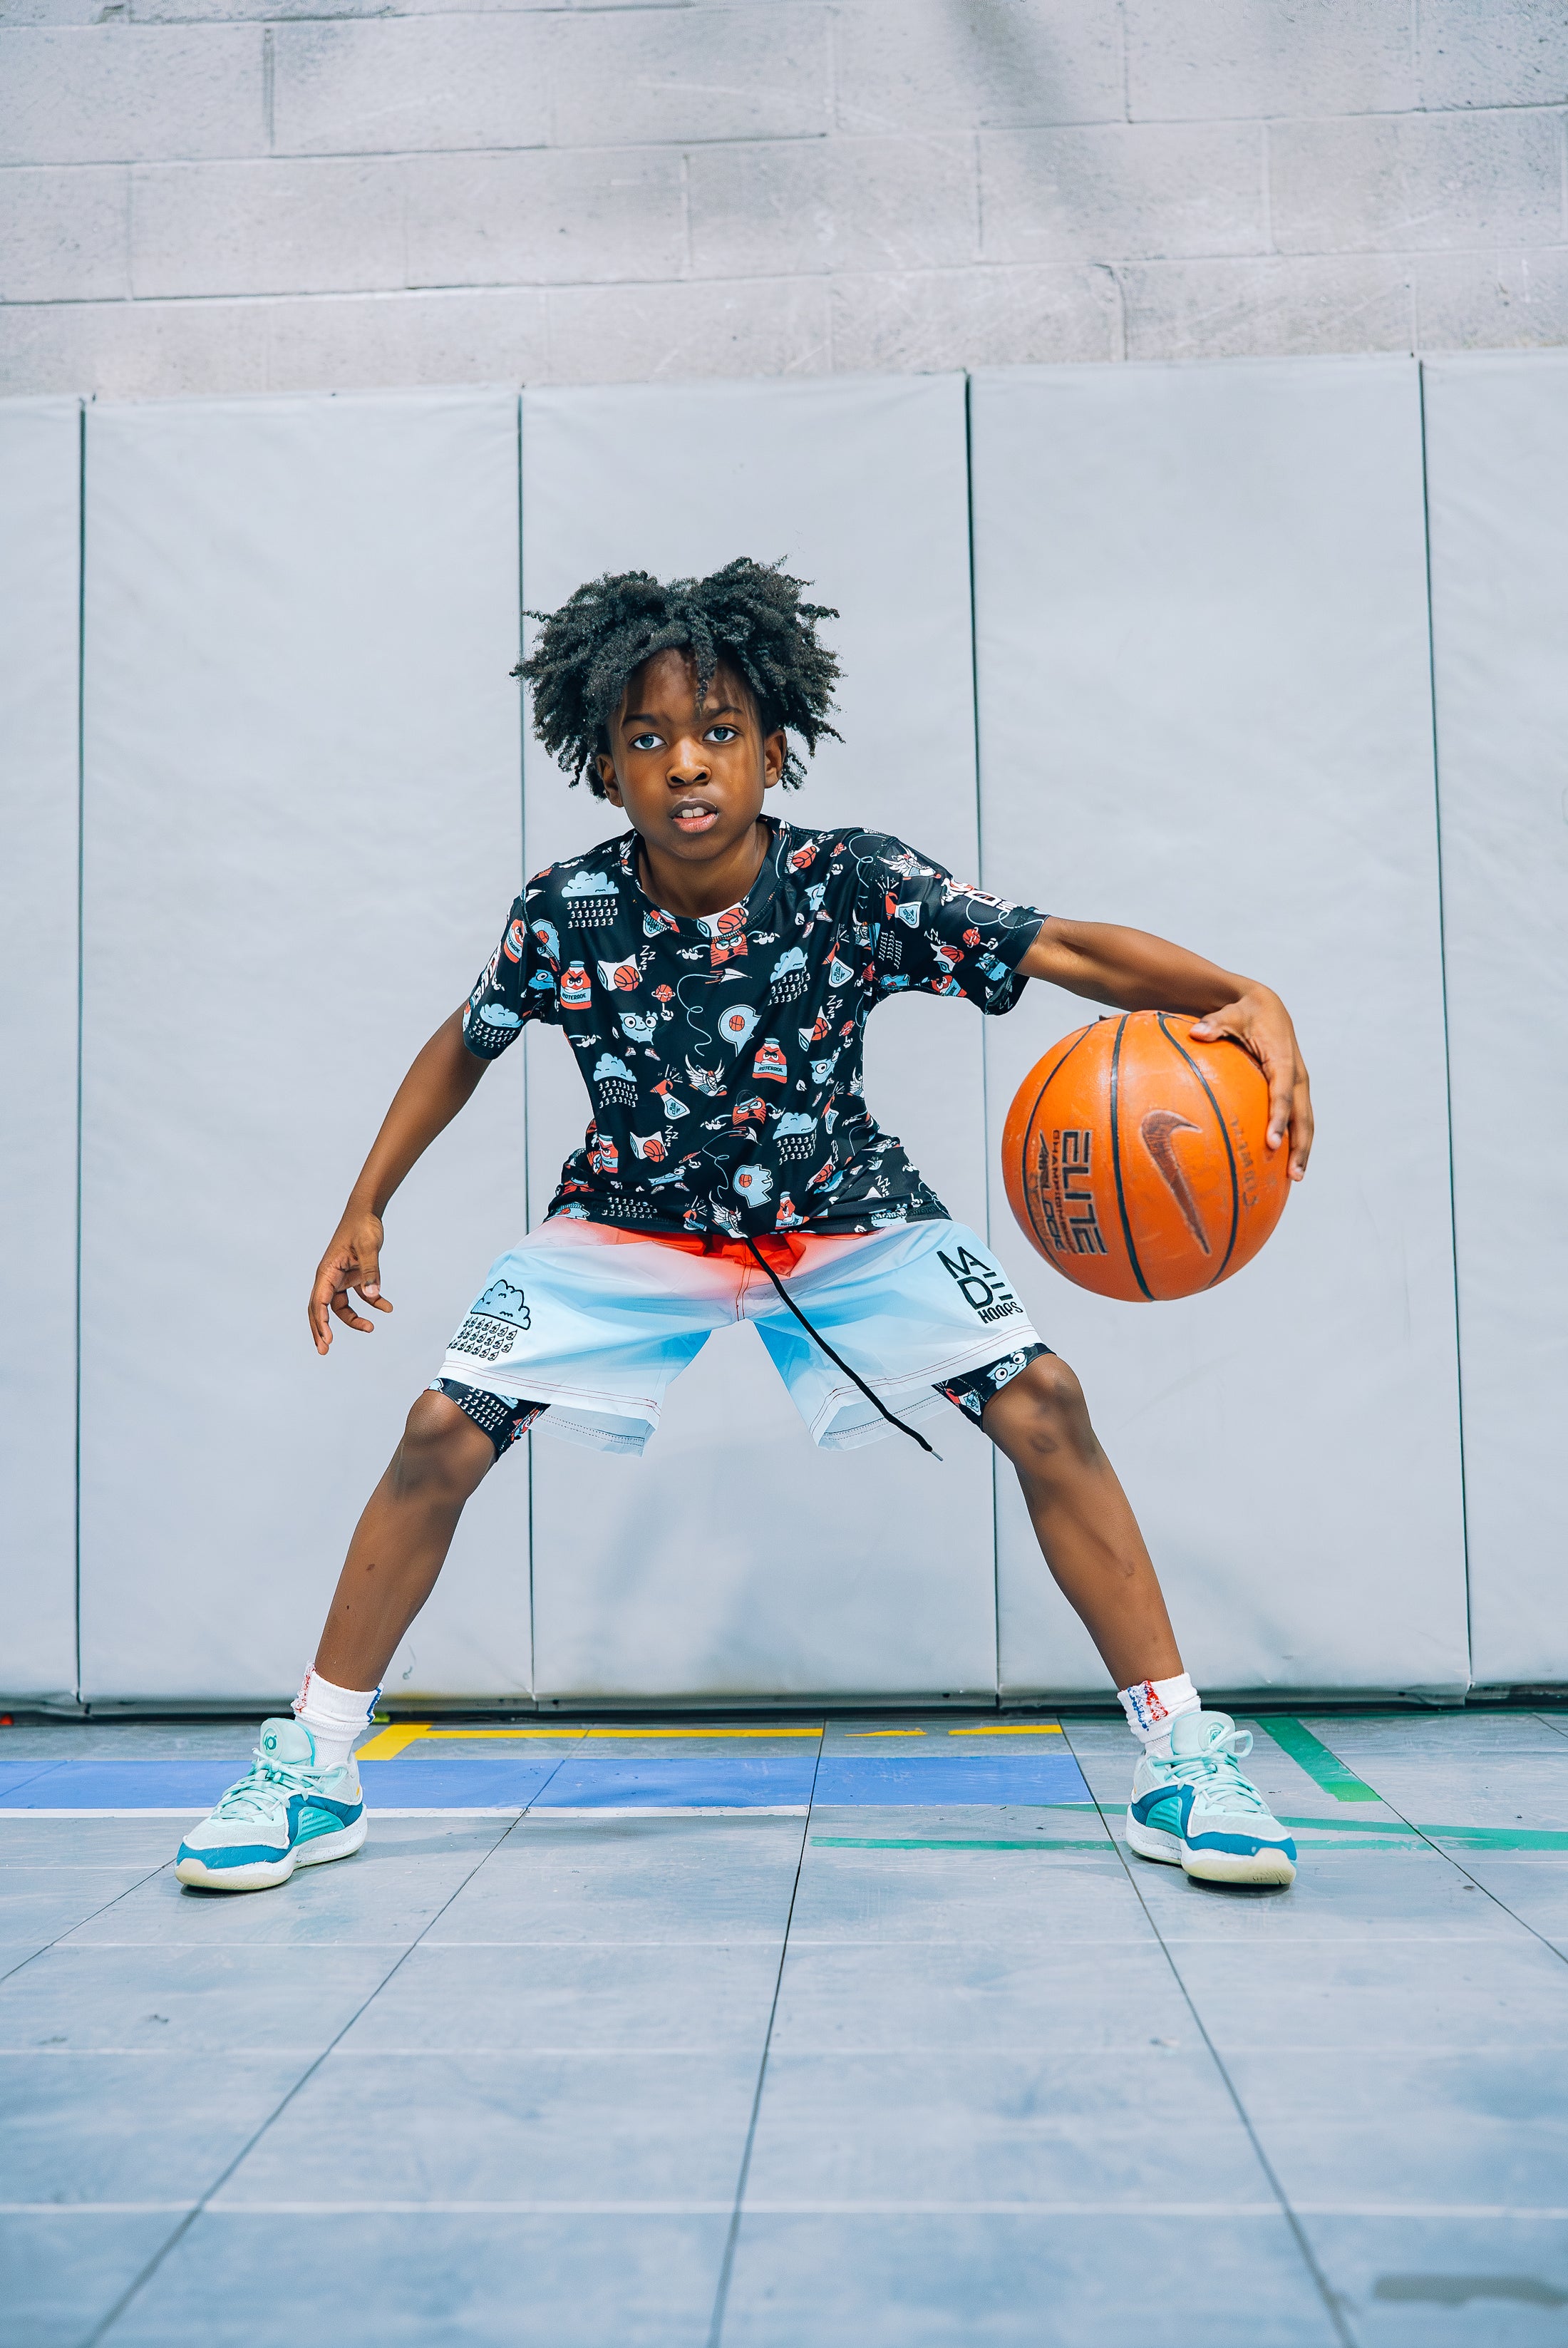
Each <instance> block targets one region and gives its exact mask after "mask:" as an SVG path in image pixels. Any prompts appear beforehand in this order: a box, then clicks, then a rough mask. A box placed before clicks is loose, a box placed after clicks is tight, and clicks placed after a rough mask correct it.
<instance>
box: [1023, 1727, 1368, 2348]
mask: <svg viewBox="0 0 1568 2348" xmlns="http://www.w3.org/2000/svg"><path fill="white" fill-rule="evenodd" d="M1066 1734H1067V1736H1068V1750H1069V1751H1073V1746H1072V1742H1071V1732H1070V1730H1068V1731H1066ZM1074 1757H1075V1759H1076V1757H1077V1756H1076V1753H1075V1754H1074ZM1096 1801H1097V1804H1098V1802H1099V1797H1098V1796H1096ZM1117 1807H1118V1811H1119V1812H1121V1811H1122V1809H1123V1807H1124V1806H1123V1805H1122V1804H1121V1803H1120V1802H1118V1805H1117ZM1101 1818H1102V1819H1103V1818H1105V1813H1104V1810H1103V1808H1102V1809H1101ZM1105 1824H1106V1828H1107V1832H1108V1833H1109V1828H1110V1822H1109V1819H1105ZM1116 1850H1117V1856H1118V1858H1119V1861H1120V1863H1121V1865H1122V1867H1123V1869H1125V1870H1126V1874H1127V1879H1128V1882H1129V1884H1130V1886H1131V1889H1132V1892H1133V1896H1134V1898H1135V1899H1136V1900H1138V1902H1139V1905H1140V1908H1141V1909H1142V1910H1143V1912H1144V1914H1145V1915H1146V1916H1147V1918H1148V1920H1149V1922H1150V1926H1151V1927H1152V1929H1153V1931H1154V1934H1155V1937H1156V1939H1157V1940H1158V1941H1159V1942H1160V1946H1161V1949H1163V1950H1164V1951H1165V1959H1166V1962H1167V1963H1168V1964H1169V1965H1170V1968H1171V1978H1172V1980H1173V1981H1174V1982H1176V1984H1177V1986H1178V1988H1179V1989H1180V1991H1181V1995H1182V1997H1183V1998H1184V1999H1185V2001H1186V2003H1187V2009H1188V2011H1189V2013H1191V2016H1192V2020H1193V2022H1194V2024H1196V2026H1197V2029H1198V2031H1199V2034H1200V2035H1201V2036H1202V2040H1203V2043H1204V2045H1205V2046H1206V2047H1207V2048H1208V2050H1209V2055H1210V2059H1211V2061H1212V2064H1213V2066H1214V2069H1215V2071H1216V2072H1217V2073H1218V2075H1219V2077H1220V2080H1221V2082H1222V2085H1223V2087H1224V2090H1225V2093H1226V2095H1227V2096H1228V2097H1229V2098H1230V2101H1231V2104H1232V2106H1233V2109H1234V2111H1235V2114H1236V2116H1237V2118H1238V2119H1239V2120H1240V2122H1241V2124H1242V2127H1243V2130H1244V2131H1245V2133H1246V2137H1247V2140H1248V2142H1249V2143H1250V2145H1251V2146H1252V2149H1253V2158H1254V2160H1255V2161H1256V2162H1257V2165H1258V2168H1259V2169H1260V2170H1261V2172H1262V2174H1263V2177H1264V2180H1265V2182H1266V2183H1267V2185H1268V2188H1269V2189H1270V2191H1271V2192H1272V2193H1273V2194H1274V2198H1275V2199H1276V2201H1277V2203H1278V2205H1279V2209H1280V2212H1281V2214H1282V2216H1283V2217H1284V2220H1285V2222H1286V2224H1287V2225H1288V2227H1289V2229H1290V2232H1291V2236H1292V2238H1293V2240H1294V2241H1295V2247H1296V2252H1297V2255H1298V2257H1299V2258H1300V2260H1301V2262H1302V2265H1303V2266H1304V2268H1305V2271H1306V2274H1307V2277H1308V2279H1309V2281H1311V2282H1312V2284H1313V2286H1314V2288H1315V2291H1316V2293H1317V2296H1318V2300H1319V2302H1320V2303H1321V2305H1322V2307H1323V2309H1324V2312H1325V2313H1326V2316H1327V2318H1328V2321H1329V2324H1330V2326H1331V2328H1332V2330H1333V2332H1334V2333H1335V2336H1336V2339H1337V2340H1338V2341H1339V2342H1340V2343H1341V2348H1357V2342H1356V2338H1355V2335H1354V2333H1352V2332H1351V2330H1350V2327H1349V2325H1348V2323H1347V2322H1346V2318H1345V2314H1344V2312H1343V2310H1342V2308H1341V2306H1340V2302H1339V2299H1338V2296H1337V2294H1336V2292H1335V2291H1332V2290H1331V2289H1330V2287H1329V2283H1328V2278H1327V2276H1326V2274H1325V2273H1324V2271H1323V2270H1322V2268H1321V2266H1320V2265H1319V2263H1318V2260H1317V2254H1316V2252H1315V2250H1314V2249H1313V2247H1312V2244H1311V2242H1310V2241H1309V2240H1308V2239H1307V2235H1306V2230H1305V2228H1304V2226H1303V2225H1302V2223H1301V2220H1300V2219H1299V2218H1298V2217H1297V2216H1296V2214H1295V2210H1294V2209H1292V2208H1291V2205H1290V2201H1289V2199H1288V2198H1287V2196H1286V2194H1285V2191H1284V2185H1283V2183H1282V2181H1281V2179H1280V2178H1279V2177H1278V2175H1277V2174H1276V2172H1275V2169H1274V2163H1273V2162H1272V2161H1271V2160H1270V2159H1269V2157H1268V2155H1267V2153H1266V2152H1265V2151H1264V2146H1263V2141H1262V2138H1261V2137H1260V2136H1259V2134H1258V2131H1257V2129H1256V2128H1255V2127H1254V2126H1253V2118H1252V2115H1251V2113H1250V2112H1249V2111H1248V2110H1247V2108H1246V2106H1245V2105H1244V2104H1243V2101H1242V2097H1241V2095H1240V2093H1239V2092H1238V2090H1237V2087H1236V2084H1235V2082H1234V2080H1233V2078H1232V2076H1231V2074H1230V2070H1229V2068H1228V2066H1227V2065H1226V2064H1225V2062H1224V2059H1223V2057H1222V2055H1220V2053H1219V2050H1218V2049H1217V2048H1216V2047H1215V2045H1214V2044H1213V2042H1212V2039H1211V2038H1210V2036H1209V2034H1208V2031H1207V2029H1206V2028H1205V2027H1204V2024H1203V2017H1202V2014H1201V2013H1199V2011H1198V2006H1197V2002H1196V2000H1195V1998H1194V1997H1193V1995H1192V1993H1191V1990H1190V1989H1189V1988H1188V1986H1187V1983H1186V1982H1185V1981H1184V1980H1183V1979H1182V1976H1181V1969H1180V1967H1179V1966H1178V1965H1177V1962H1176V1960H1175V1958H1174V1956H1173V1955H1172V1954H1171V1951H1170V1949H1169V1948H1168V1947H1167V1946H1166V1942H1165V1936H1164V1934H1163V1933H1162V1932H1161V1929H1160V1923H1159V1920H1158V1918H1157V1917H1156V1916H1155V1914H1154V1911H1153V1910H1152V1909H1151V1908H1150V1905H1149V1902H1148V1900H1146V1899H1145V1897H1144V1894H1143V1890H1142V1889H1141V1887H1140V1883H1139V1881H1138V1878H1137V1876H1136V1875H1135V1874H1134V1873H1133V1870H1132V1865H1131V1860H1130V1857H1129V1854H1128V1851H1127V1849H1126V1848H1125V1846H1124V1845H1123V1844H1120V1843H1118V1844H1117V1845H1116ZM1142 1864H1143V1865H1144V1866H1147V1865H1148V1864H1149V1862H1148V1861H1147V1860H1145V1861H1143V1862H1142Z"/></svg>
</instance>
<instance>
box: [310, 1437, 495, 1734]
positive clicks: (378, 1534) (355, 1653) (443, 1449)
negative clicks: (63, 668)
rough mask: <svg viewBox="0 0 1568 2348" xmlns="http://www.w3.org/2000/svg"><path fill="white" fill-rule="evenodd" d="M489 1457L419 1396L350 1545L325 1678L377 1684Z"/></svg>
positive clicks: (491, 1449)
mask: <svg viewBox="0 0 1568 2348" xmlns="http://www.w3.org/2000/svg"><path fill="white" fill-rule="evenodd" d="M495 1457H496V1451H495V1446H494V1444H493V1442H492V1441H491V1439H490V1437H489V1436H488V1435H486V1434H485V1433H484V1432H483V1430H482V1429H481V1428H480V1427H478V1426H475V1424H474V1422H473V1420H472V1419H471V1418H469V1416H467V1414H466V1413H465V1412H464V1411H462V1410H461V1409H460V1408H459V1406H458V1405H457V1404H456V1403H455V1402H453V1401H452V1400H451V1399H450V1397H449V1395H444V1394H433V1393H431V1394H422V1395H420V1396H419V1399H418V1402H417V1403H416V1404H415V1405H414V1407H413V1409H412V1410H411V1411H410V1412H409V1413H408V1418H407V1425H406V1426H405V1427H404V1429H403V1439H402V1441H401V1442H400V1443H399V1444H398V1446H397V1450H396V1451H395V1452H394V1453H393V1454H392V1457H391V1460H390V1462H389V1463H388V1465H387V1472H386V1474H385V1475H384V1476H383V1477H382V1478H381V1481H380V1482H379V1483H378V1484H377V1487H376V1489H375V1490H374V1492H372V1494H371V1495H370V1498H369V1499H368V1500H367V1501H366V1504H365V1512H364V1514H363V1515H362V1516H361V1518H360V1519H359V1522H358V1523H357V1524H356V1527H355V1529H354V1538H353V1540H351V1541H350V1542H349V1544H348V1555H347V1557H346V1559H345V1560H344V1564H343V1571H342V1572H341V1573H340V1574H339V1575H338V1577H337V1588H336V1590H335V1592H334V1594H333V1601H332V1604H331V1606H330V1608H329V1609H328V1610H327V1617H326V1624H325V1629H324V1630H323V1632H322V1634H321V1643H320V1645H319V1646H318V1647H317V1649H316V1652H315V1669H316V1671H317V1672H318V1673H320V1674H321V1676H322V1678H323V1679H324V1680H327V1681H330V1682H332V1683H334V1684H335V1685H336V1686H338V1687H340V1688H377V1687H378V1686H379V1685H380V1683H381V1674H382V1673H383V1672H384V1671H385V1670H386V1668H387V1664H388V1663H390V1662H391V1660H392V1658H393V1656H394V1655H395V1654H396V1653H397V1648H398V1646H399V1644H400V1643H401V1641H402V1638H403V1635H404V1633H405V1632H406V1631H407V1628H408V1625H409V1623H410V1622H413V1620H414V1618H415V1616H416V1615H417V1614H418V1612H419V1610H420V1608H421V1607H422V1606H423V1605H424V1603H425V1601H426V1600H427V1598H428V1596H429V1594H430V1592H431V1591H432V1590H433V1589H434V1588H435V1586H436V1580H437V1577H438V1574H439V1572H440V1570H441V1568H442V1566H443V1565H444V1564H445V1563H446V1561H447V1551H448V1550H449V1549H450V1547H451V1545H452V1535H453V1534H454V1533H455V1532H456V1531H457V1529H458V1519H459V1517H460V1516H461V1515H462V1512H463V1509H464V1507H465V1505H466V1503H467V1502H468V1500H469V1498H471V1496H472V1495H473V1494H474V1493H475V1492H476V1491H478V1489H479V1488H480V1484H481V1483H483V1481H484V1479H485V1477H486V1476H487V1475H488V1474H489V1472H490V1468H491V1467H492V1466H493V1465H494V1463H495Z"/></svg>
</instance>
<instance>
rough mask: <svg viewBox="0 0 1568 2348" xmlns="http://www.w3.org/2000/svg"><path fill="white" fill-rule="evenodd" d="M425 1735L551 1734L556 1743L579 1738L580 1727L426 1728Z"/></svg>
mask: <svg viewBox="0 0 1568 2348" xmlns="http://www.w3.org/2000/svg"><path fill="white" fill-rule="evenodd" d="M425 1734H426V1735H427V1736H445V1737H449V1738H452V1739H454V1740H456V1741H458V1742H466V1740H467V1739H468V1738H469V1737H470V1736H553V1737H554V1739H555V1741H556V1743H557V1744H558V1745H564V1744H566V1743H567V1742H568V1741H569V1740H571V1739H578V1740H580V1739H581V1737H582V1735H583V1731H582V1730H581V1729H580V1728H428V1729H427V1730H426V1731H425Z"/></svg>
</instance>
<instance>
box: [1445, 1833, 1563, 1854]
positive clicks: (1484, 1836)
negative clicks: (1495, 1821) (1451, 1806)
mask: <svg viewBox="0 0 1568 2348" xmlns="http://www.w3.org/2000/svg"><path fill="white" fill-rule="evenodd" d="M1418 1832H1420V1833H1421V1834H1424V1835H1429V1836H1430V1837H1431V1838H1432V1840H1433V1841H1434V1842H1453V1843H1458V1844H1459V1846H1460V1849H1463V1850H1561V1851H1564V1852H1568V1833H1564V1832H1563V1828H1561V1827H1421V1828H1419V1829H1418Z"/></svg>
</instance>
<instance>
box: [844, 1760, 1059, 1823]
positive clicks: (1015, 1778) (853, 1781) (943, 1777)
mask: <svg viewBox="0 0 1568 2348" xmlns="http://www.w3.org/2000/svg"><path fill="white" fill-rule="evenodd" d="M1080 1798H1082V1799H1084V1800H1086V1801H1087V1800H1088V1798H1089V1790H1088V1786H1087V1785H1086V1784H1085V1783H1084V1777H1083V1772H1082V1771H1081V1770H1080V1769H1079V1767H1078V1763H1077V1762H1076V1761H1075V1760H1074V1758H1073V1756H1072V1755H1071V1754H1070V1753H1063V1752H1061V1751H1059V1750H1057V1749H1053V1750H1048V1751H1042V1750H1040V1749H1038V1748H1037V1747H1034V1746H1030V1747H1029V1748H1027V1749H1023V1748H1020V1747H1019V1746H1010V1747H1009V1749H1008V1750H1007V1751H1006V1752H1005V1753H998V1752H996V1751H995V1749H994V1748H990V1747H983V1746H982V1747H976V1746H960V1747H959V1748H958V1750H957V1751H956V1752H955V1751H954V1749H953V1748H952V1746H945V1747H944V1746H939V1747H938V1748H937V1749H936V1751H935V1752H931V1751H929V1750H927V1751H926V1752H924V1753H923V1754H922V1755H921V1756H919V1758H918V1759H916V1757H915V1756H913V1754H906V1753H897V1754H893V1753H876V1754H871V1753H867V1754H860V1753H856V1754H852V1755H851V1754H840V1753H824V1754H823V1756H822V1760H821V1766H820V1768H819V1769H818V1771H817V1807H818V1808H819V1809H820V1808H822V1807H828V1808H834V1807H842V1808H846V1809H871V1808H888V1809H905V1808H907V1809H917V1810H928V1809H937V1808H941V1807H945V1806H946V1805H948V1804H949V1803H956V1804H959V1805H963V1804H965V1803H970V1804H983V1805H985V1807H992V1806H994V1805H996V1804H1005V1803H1009V1802H1024V1803H1027V1804H1028V1805H1030V1806H1031V1807H1037V1806H1038V1807H1049V1806H1050V1805H1051V1804H1052V1803H1057V1802H1071V1801H1077V1800H1078V1799H1080Z"/></svg>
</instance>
